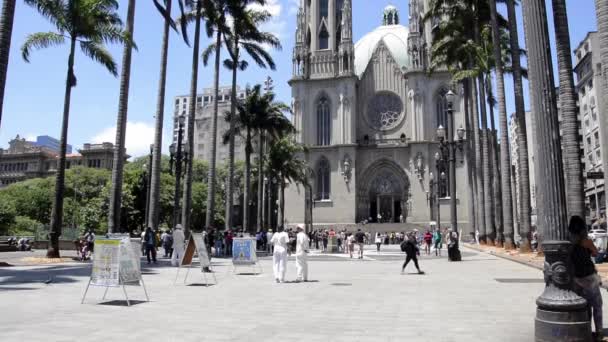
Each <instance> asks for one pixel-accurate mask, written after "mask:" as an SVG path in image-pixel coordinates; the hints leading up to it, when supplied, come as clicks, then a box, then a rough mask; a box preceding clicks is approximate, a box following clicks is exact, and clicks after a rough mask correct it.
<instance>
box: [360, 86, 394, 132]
mask: <svg viewBox="0 0 608 342" xmlns="http://www.w3.org/2000/svg"><path fill="white" fill-rule="evenodd" d="M402 118H403V102H401V98H399V96H397V95H396V94H394V93H389V92H382V93H378V94H376V95H375V96H374V97H373V98H372V99H371V101H370V103H369V106H368V113H367V119H368V121H369V123H370V124H371V126H372V127H373V128H374V129H377V130H381V131H386V130H389V129H393V128H395V127H396V126H397V125H398V124H399V123H400V122H401V119H402Z"/></svg>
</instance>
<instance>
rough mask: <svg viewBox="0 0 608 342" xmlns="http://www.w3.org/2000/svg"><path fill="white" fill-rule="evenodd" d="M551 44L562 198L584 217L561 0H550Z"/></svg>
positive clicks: (573, 95) (571, 213) (567, 36)
mask: <svg viewBox="0 0 608 342" xmlns="http://www.w3.org/2000/svg"><path fill="white" fill-rule="evenodd" d="M553 18H554V26H555V45H556V51H557V65H558V72H559V101H560V104H561V110H560V113H561V115H562V122H561V125H560V127H561V129H562V148H563V151H564V163H565V165H564V166H565V167H566V169H565V171H566V172H565V174H566V201H567V205H568V216H574V215H577V216H580V217H585V183H584V181H583V166H582V162H581V158H582V156H581V147H580V144H579V129H580V127H579V122H578V113H577V109H576V100H577V95H576V93H575V88H574V75H573V72H572V57H571V55H570V53H572V50H571V49H570V32H569V29H568V14H567V12H566V2H565V1H564V0H553Z"/></svg>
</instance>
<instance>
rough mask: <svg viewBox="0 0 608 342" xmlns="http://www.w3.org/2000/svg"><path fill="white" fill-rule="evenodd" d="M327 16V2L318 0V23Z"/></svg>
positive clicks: (327, 0) (326, 0)
mask: <svg viewBox="0 0 608 342" xmlns="http://www.w3.org/2000/svg"><path fill="white" fill-rule="evenodd" d="M328 16H329V0H319V22H320V21H321V20H323V18H327V17H328Z"/></svg>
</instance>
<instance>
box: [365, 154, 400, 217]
mask: <svg viewBox="0 0 608 342" xmlns="http://www.w3.org/2000/svg"><path fill="white" fill-rule="evenodd" d="M357 178H358V179H360V180H361V181H360V182H358V184H357V187H358V189H357V209H358V210H357V216H358V221H364V220H368V221H369V222H378V223H397V222H400V219H401V218H403V220H404V221H405V219H406V218H407V216H408V212H407V200H408V197H409V186H410V184H409V180H408V177H407V175H406V173H405V171H404V170H403V169H401V168H400V167H399V165H397V164H396V163H395V162H393V161H391V160H379V161H376V162H375V163H374V164H372V165H371V166H370V167H368V168H367V169H366V170H365V171H364V172H363V174H362V175H361V177H357Z"/></svg>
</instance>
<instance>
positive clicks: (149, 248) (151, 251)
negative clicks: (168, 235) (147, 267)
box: [144, 227, 157, 264]
mask: <svg viewBox="0 0 608 342" xmlns="http://www.w3.org/2000/svg"><path fill="white" fill-rule="evenodd" d="M144 243H145V244H146V258H147V259H148V264H149V263H150V261H154V263H155V264H156V243H157V241H156V234H155V233H154V231H153V230H152V228H151V227H148V229H146V234H145V235H144ZM150 257H152V259H150Z"/></svg>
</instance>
